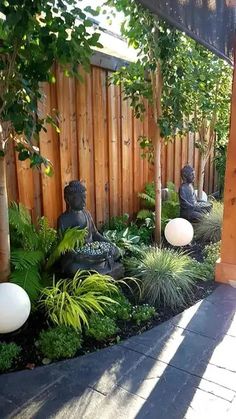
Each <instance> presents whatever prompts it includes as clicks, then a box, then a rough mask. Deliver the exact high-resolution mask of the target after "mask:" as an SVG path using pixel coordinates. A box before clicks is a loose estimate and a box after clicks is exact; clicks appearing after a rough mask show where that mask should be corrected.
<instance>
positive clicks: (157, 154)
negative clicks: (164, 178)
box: [154, 125, 161, 246]
mask: <svg viewBox="0 0 236 419" xmlns="http://www.w3.org/2000/svg"><path fill="white" fill-rule="evenodd" d="M154 182H155V242H156V244H157V245H158V246H159V245H160V244H161V136H160V128H159V125H156V131H155V139H154Z"/></svg>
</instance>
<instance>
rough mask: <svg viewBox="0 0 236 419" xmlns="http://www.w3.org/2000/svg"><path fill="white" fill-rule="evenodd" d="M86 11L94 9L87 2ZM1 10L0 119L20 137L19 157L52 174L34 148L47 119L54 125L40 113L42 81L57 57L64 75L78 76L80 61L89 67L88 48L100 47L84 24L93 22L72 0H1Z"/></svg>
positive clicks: (52, 79)
mask: <svg viewBox="0 0 236 419" xmlns="http://www.w3.org/2000/svg"><path fill="white" fill-rule="evenodd" d="M87 12H89V13H90V14H92V15H94V16H95V15H96V14H97V11H94V10H93V9H92V8H91V7H88V8H87ZM1 15H3V16H4V17H5V19H1V20H0V52H1V54H0V121H4V123H8V124H10V126H11V132H12V131H15V132H16V133H17V134H18V136H21V135H22V136H24V145H23V146H22V147H21V148H19V147H18V151H19V154H18V157H19V159H20V160H22V161H23V160H26V159H27V158H29V159H30V162H31V167H40V166H41V165H42V164H45V165H46V169H45V174H48V175H51V174H52V170H51V169H50V168H49V166H50V165H49V162H48V161H47V160H46V159H44V158H41V157H40V153H39V152H34V151H33V150H32V146H33V145H34V140H35V138H36V137H37V136H38V134H39V132H40V131H41V130H42V129H43V128H44V124H45V122H47V123H51V124H52V125H53V127H54V128H55V129H56V130H57V129H58V128H57V124H55V123H54V122H53V117H52V118H51V120H49V116H43V117H42V118H41V117H40V118H39V114H38V102H39V101H40V100H42V99H43V98H42V93H41V90H40V83H42V82H51V83H55V76H54V75H53V74H52V67H53V64H54V63H55V61H57V62H58V63H59V64H60V65H61V67H62V70H64V71H66V72H67V74H68V76H77V75H78V71H79V65H82V67H84V69H86V70H88V69H89V65H90V57H91V55H92V52H93V50H92V48H93V47H101V44H100V43H99V34H98V33H97V32H96V31H95V30H94V31H90V30H88V29H87V28H89V27H90V26H92V25H93V23H92V22H91V19H90V18H88V17H87V16H86V14H85V13H84V12H83V10H82V9H80V8H79V7H78V2H77V1H76V0H63V1H57V0H50V1H49V0H48V1H41V0H35V1H33V2H27V7H26V6H25V2H22V1H20V0H14V1H11V2H7V1H2V2H0V16H1ZM10 138H11V137H9V138H4V139H3V140H4V141H6V140H8V139H10Z"/></svg>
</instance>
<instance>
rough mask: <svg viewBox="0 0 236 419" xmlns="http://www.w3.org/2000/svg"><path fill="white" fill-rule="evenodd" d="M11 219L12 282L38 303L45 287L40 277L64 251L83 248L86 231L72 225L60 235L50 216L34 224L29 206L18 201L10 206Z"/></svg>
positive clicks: (33, 301)
mask: <svg viewBox="0 0 236 419" xmlns="http://www.w3.org/2000/svg"><path fill="white" fill-rule="evenodd" d="M9 221H10V231H11V245H12V251H11V265H12V268H13V269H12V272H11V276H10V281H11V282H13V283H15V284H18V285H20V286H21V287H22V288H24V290H25V291H26V292H27V294H28V295H29V297H30V299H31V301H32V303H35V302H36V300H37V298H38V296H39V292H40V290H41V288H42V286H43V283H42V282H43V281H42V280H41V277H42V276H43V273H44V272H45V270H48V269H49V268H50V267H51V266H52V265H53V263H55V262H56V260H57V259H58V258H59V257H60V256H61V255H62V254H63V253H64V252H66V251H68V250H73V249H74V248H78V247H81V246H82V245H83V244H84V239H85V236H86V234H87V230H86V229H85V230H79V229H78V228H72V229H68V230H67V231H65V233H64V234H63V236H62V237H58V236H57V232H56V231H55V230H54V229H53V228H51V227H50V226H49V223H48V220H47V218H45V217H41V218H40V219H39V220H38V221H37V224H36V226H35V225H34V224H33V223H32V221H31V217H30V215H29V212H28V211H27V209H26V208H25V207H24V206H23V205H21V204H19V205H17V204H16V203H13V204H11V206H10V208H9ZM47 259H48V260H47ZM46 261H47V263H46Z"/></svg>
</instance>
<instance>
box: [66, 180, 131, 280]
mask: <svg viewBox="0 0 236 419" xmlns="http://www.w3.org/2000/svg"><path fill="white" fill-rule="evenodd" d="M64 199H65V201H66V204H67V209H66V211H65V212H63V213H62V214H61V215H60V217H59V218H58V230H59V232H60V233H63V232H64V231H65V230H67V229H69V228H72V227H77V228H79V229H84V228H86V229H87V236H86V238H85V245H84V246H83V248H82V249H75V250H73V251H68V252H66V253H65V254H64V255H63V256H62V257H61V261H60V269H61V272H62V273H63V274H64V275H67V276H69V277H72V276H74V274H75V273H76V272H77V270H78V269H86V270H95V271H97V272H99V273H102V274H109V275H111V276H113V277H116V278H117V277H120V270H121V267H122V265H121V264H120V263H118V262H117V260H118V259H119V256H120V252H119V250H118V248H117V247H116V246H115V245H113V244H112V243H111V242H110V241H109V240H108V239H106V238H105V237H104V236H103V235H102V234H100V233H99V232H98V230H97V228H96V226H95V224H94V221H93V218H92V216H91V214H90V212H89V211H87V210H86V209H85V204H86V188H85V186H84V185H83V184H82V183H81V182H80V181H77V180H73V181H71V182H70V183H69V184H68V185H67V186H66V187H65V188H64ZM122 270H123V267H122Z"/></svg>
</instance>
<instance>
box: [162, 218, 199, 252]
mask: <svg viewBox="0 0 236 419" xmlns="http://www.w3.org/2000/svg"><path fill="white" fill-rule="evenodd" d="M165 238H166V240H167V241H168V242H169V243H170V244H172V246H187V245H188V244H189V243H190V242H191V241H192V239H193V226H192V224H191V223H190V222H189V221H187V220H185V219H184V218H174V219H173V220H170V221H169V222H168V224H167V225H166V228H165Z"/></svg>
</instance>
